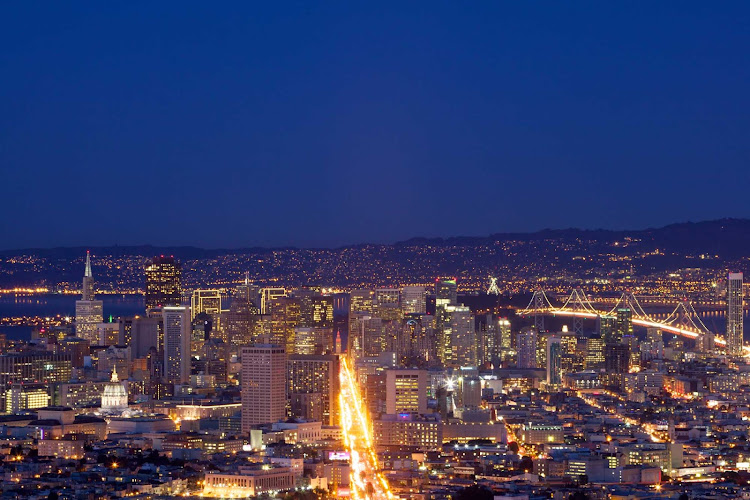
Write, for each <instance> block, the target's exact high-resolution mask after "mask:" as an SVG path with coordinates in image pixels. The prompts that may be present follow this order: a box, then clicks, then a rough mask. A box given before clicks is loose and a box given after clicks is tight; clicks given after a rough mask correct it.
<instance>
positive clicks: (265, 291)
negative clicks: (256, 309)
mask: <svg viewBox="0 0 750 500" xmlns="http://www.w3.org/2000/svg"><path fill="white" fill-rule="evenodd" d="M281 297H286V289H284V288H279V287H275V288H274V287H269V288H261V289H260V313H261V314H271V303H272V302H273V301H274V300H276V299H278V298H281Z"/></svg>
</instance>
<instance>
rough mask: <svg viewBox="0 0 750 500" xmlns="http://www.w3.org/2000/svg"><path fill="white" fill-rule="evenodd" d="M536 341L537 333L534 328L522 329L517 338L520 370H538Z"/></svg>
mask: <svg viewBox="0 0 750 500" xmlns="http://www.w3.org/2000/svg"><path fill="white" fill-rule="evenodd" d="M536 340H537V333H536V329H535V328H533V327H527V328H524V329H522V330H521V332H520V333H519V334H518V335H517V336H516V351H517V352H518V367H519V368H536V366H537V365H536Z"/></svg>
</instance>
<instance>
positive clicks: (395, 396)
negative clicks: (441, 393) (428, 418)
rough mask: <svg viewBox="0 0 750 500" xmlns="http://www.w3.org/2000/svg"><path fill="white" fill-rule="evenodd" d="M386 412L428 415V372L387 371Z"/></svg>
mask: <svg viewBox="0 0 750 500" xmlns="http://www.w3.org/2000/svg"><path fill="white" fill-rule="evenodd" d="M385 412H386V413H389V414H396V413H417V414H424V413H427V371H426V370H413V369H406V370H386V371H385Z"/></svg>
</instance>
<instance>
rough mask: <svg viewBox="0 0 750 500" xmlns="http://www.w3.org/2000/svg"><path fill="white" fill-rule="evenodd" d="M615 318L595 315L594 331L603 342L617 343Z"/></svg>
mask: <svg viewBox="0 0 750 500" xmlns="http://www.w3.org/2000/svg"><path fill="white" fill-rule="evenodd" d="M616 320H617V318H616V317H615V316H597V318H596V323H597V328H596V331H597V332H598V333H599V336H600V337H601V338H602V342H604V343H605V344H617V343H618V342H619V340H618V339H617V334H616V331H615V328H616V326H615V323H616Z"/></svg>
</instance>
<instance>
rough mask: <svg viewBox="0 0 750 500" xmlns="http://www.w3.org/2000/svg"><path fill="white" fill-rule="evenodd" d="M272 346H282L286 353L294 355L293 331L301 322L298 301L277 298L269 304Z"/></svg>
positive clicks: (300, 310) (295, 299)
mask: <svg viewBox="0 0 750 500" xmlns="http://www.w3.org/2000/svg"><path fill="white" fill-rule="evenodd" d="M270 313H271V338H270V341H271V343H272V344H277V345H283V346H284V349H286V352H287V353H294V352H295V347H296V338H295V334H296V332H295V330H296V328H297V327H298V326H300V323H301V321H302V308H301V307H300V302H299V299H297V298H294V297H277V298H275V299H274V300H273V301H272V302H271V304H270Z"/></svg>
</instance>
